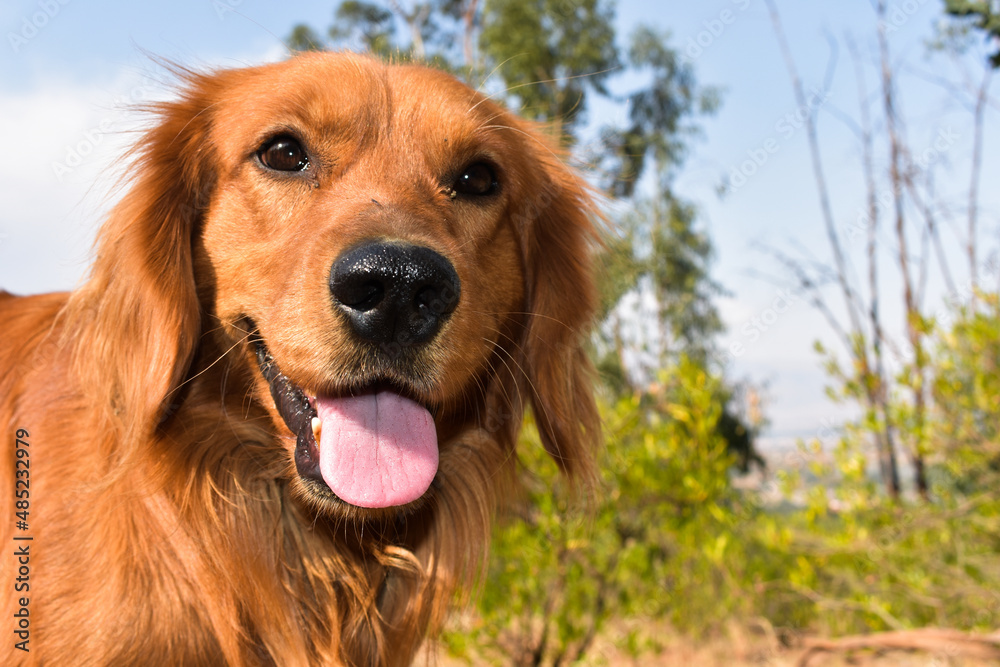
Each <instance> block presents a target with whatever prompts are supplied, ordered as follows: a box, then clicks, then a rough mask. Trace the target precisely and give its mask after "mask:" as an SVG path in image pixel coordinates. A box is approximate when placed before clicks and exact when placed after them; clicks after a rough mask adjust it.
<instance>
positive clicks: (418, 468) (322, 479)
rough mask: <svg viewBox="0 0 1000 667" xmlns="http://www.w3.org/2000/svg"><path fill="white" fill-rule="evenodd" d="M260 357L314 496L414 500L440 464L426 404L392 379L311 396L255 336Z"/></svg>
mask: <svg viewBox="0 0 1000 667" xmlns="http://www.w3.org/2000/svg"><path fill="white" fill-rule="evenodd" d="M254 344H255V346H256V353H257V363H258V365H259V366H260V370H261V373H262V374H263V376H264V379H265V380H266V381H267V383H268V385H269V386H270V389H271V397H272V398H273V399H274V404H275V406H276V407H277V410H278V413H279V414H280V415H281V417H282V419H283V420H284V421H285V424H286V425H287V426H288V428H289V429H290V430H291V432H292V433H294V434H295V437H296V444H295V467H296V469H297V471H298V474H299V477H300V478H301V479H302V481H303V483H304V484H305V486H306V488H307V489H308V490H309V491H311V492H312V493H313V494H315V495H317V496H319V497H323V498H326V499H328V500H333V501H342V502H345V503H348V504H350V505H354V506H356V507H363V508H373V509H374V508H390V507H397V506H401V505H408V504H410V503H413V502H415V501H417V500H419V499H420V498H421V497H422V496H423V495H424V494H425V493H426V492H427V490H428V488H430V485H431V483H432V482H433V481H434V477H435V475H436V474H437V467H438V441H437V431H436V429H435V426H434V418H433V416H432V415H431V412H430V410H429V409H428V408H427V407H426V406H425V405H423V404H421V403H420V402H419V401H418V400H416V398H415V396H414V395H413V393H412V392H410V391H408V390H407V388H405V387H400V386H398V385H396V384H393V383H391V382H388V381H386V382H381V381H379V382H372V383H368V384H366V385H364V386H356V387H354V386H352V387H347V388H345V389H343V390H338V391H337V392H335V393H333V394H326V393H318V394H316V395H310V394H308V393H307V392H306V391H304V390H303V389H301V388H300V387H298V386H296V385H295V384H294V383H293V382H292V381H291V380H289V378H288V377H287V376H286V375H284V374H283V373H282V372H281V369H280V368H279V367H278V365H277V363H275V360H274V357H272V356H271V353H270V351H269V350H268V349H267V346H266V345H265V344H264V342H263V341H262V340H260V338H259V337H258V338H257V339H256V340H255V341H254Z"/></svg>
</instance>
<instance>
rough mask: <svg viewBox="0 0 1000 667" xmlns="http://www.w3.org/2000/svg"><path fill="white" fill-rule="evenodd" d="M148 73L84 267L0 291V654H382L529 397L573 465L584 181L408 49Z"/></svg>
mask: <svg viewBox="0 0 1000 667" xmlns="http://www.w3.org/2000/svg"><path fill="white" fill-rule="evenodd" d="M172 71H173V73H174V74H176V75H177V76H178V77H179V78H180V80H181V83H180V85H179V87H178V94H177V96H176V97H175V98H174V99H171V100H170V101H167V102H163V103H157V104H156V105H155V108H154V109H153V111H154V113H155V120H154V122H153V123H151V124H150V126H149V129H147V130H146V131H145V132H144V133H143V134H142V136H141V138H140V139H139V140H138V142H137V145H136V146H135V148H134V149H133V150H132V152H131V153H130V154H129V155H127V156H125V159H127V160H129V161H130V167H129V168H128V174H127V178H128V179H129V181H128V184H127V186H126V188H125V189H124V190H123V192H124V194H123V195H122V198H121V199H120V201H119V203H117V205H116V206H115V207H114V208H113V209H112V210H111V212H110V214H109V216H108V218H107V219H106V220H105V221H104V223H103V224H102V226H101V228H100V231H99V233H98V236H97V241H96V243H95V251H94V260H93V265H92V267H91V270H90V273H89V274H88V277H87V278H86V279H85V280H84V281H83V282H82V283H81V285H80V286H79V288H78V289H76V290H75V291H72V292H69V293H58V294H43V295H36V296H26V297H15V296H13V295H10V294H7V293H5V292H4V293H0V329H2V331H3V332H4V337H3V343H2V344H0V369H2V373H0V423H2V424H3V426H4V429H5V434H4V442H5V443H6V446H5V451H4V458H3V463H2V466H0V467H2V472H0V479H2V481H0V490H2V495H3V501H2V508H3V510H4V511H3V522H2V524H3V529H2V530H3V534H2V539H3V550H4V556H3V558H2V562H3V590H4V595H3V596H2V604H3V605H4V606H3V618H4V619H5V621H4V622H5V624H6V625H7V628H6V630H5V631H4V632H3V633H2V636H4V637H5V640H4V646H3V649H2V651H0V658H2V656H3V655H4V654H6V656H7V657H6V658H3V659H2V662H3V663H4V664H22V663H23V664H47V665H68V664H75V665H132V664H143V665H152V664H164V665H168V664H169V665H182V664H183V665H221V664H229V665H335V664H346V665H406V664H410V663H411V662H412V661H413V660H414V658H415V656H416V655H417V654H418V653H419V651H420V650H421V646H422V643H423V642H424V639H425V637H427V636H429V635H432V634H433V633H434V632H436V631H437V630H439V629H440V628H441V626H442V623H443V622H444V620H445V617H446V615H447V612H448V610H449V607H450V606H451V604H452V603H453V601H454V600H455V599H456V597H458V594H459V593H460V592H461V591H465V590H467V589H468V588H469V586H468V584H469V583H470V582H472V581H474V580H475V579H476V577H478V576H480V575H481V574H482V571H483V564H484V562H485V559H486V558H487V548H488V541H489V535H490V530H491V523H492V521H493V518H494V514H495V511H496V509H497V507H498V503H499V502H500V501H501V499H503V498H505V497H507V496H508V494H510V493H513V492H514V491H515V489H516V474H515V473H516V467H517V463H516V462H517V453H516V449H515V446H516V443H517V440H518V433H519V430H520V428H521V425H522V421H523V415H524V413H525V411H526V410H527V409H529V408H530V410H531V412H532V414H533V415H534V419H535V422H536V424H537V427H538V430H539V433H540V437H541V441H542V443H543V444H544V447H545V448H546V450H547V451H548V453H549V454H550V455H551V456H552V458H554V459H555V461H556V462H557V463H558V465H559V467H560V469H561V470H562V471H564V472H565V473H566V475H567V477H568V478H569V479H570V480H576V481H577V482H580V481H582V482H583V483H586V482H587V480H592V479H594V477H595V467H596V464H595V453H596V451H597V447H598V443H599V442H600V426H599V419H598V415H597V410H596V406H595V401H594V397H593V391H592V384H591V383H592V378H591V372H592V370H591V365H590V364H589V362H588V357H587V353H586V349H585V348H586V339H587V330H588V327H589V325H590V324H591V322H590V320H591V319H592V317H593V313H594V312H595V300H596V294H595V286H594V279H593V275H592V264H593V256H594V250H595V248H596V247H597V245H598V244H599V239H598V237H599V233H598V227H599V224H600V223H599V217H600V214H599V211H598V208H599V207H598V205H597V204H596V203H595V202H596V199H595V196H594V195H593V193H592V191H591V189H590V188H589V187H588V185H587V183H586V181H585V180H584V179H583V178H582V177H581V176H580V175H579V174H577V173H576V172H575V171H574V170H572V169H570V168H569V167H567V166H566V165H565V161H564V160H563V159H562V157H561V156H562V155H563V153H562V152H560V150H559V148H558V146H557V145H556V144H557V143H558V142H556V141H554V140H552V139H550V138H548V137H547V136H546V133H545V131H544V130H543V129H542V128H539V127H537V126H536V125H535V124H534V123H533V122H529V121H526V120H523V119H521V118H519V117H517V116H515V115H514V114H512V113H510V112H509V111H507V110H505V109H504V108H503V107H501V106H500V105H499V104H497V103H495V102H493V101H492V100H491V99H490V98H489V97H488V96H485V95H483V94H481V93H479V92H476V91H474V90H472V89H471V88H469V87H467V86H466V85H465V84H463V83H461V82H459V81H458V80H457V79H455V78H453V77H452V76H451V75H448V74H446V73H443V72H441V71H438V70H435V69H431V68H428V67H424V66H421V65H416V64H388V63H384V62H382V61H380V60H377V59H375V58H373V57H370V56H366V55H360V54H350V53H339V54H331V53H323V54H303V55H299V56H295V57H293V58H291V59H289V60H287V61H284V62H280V63H276V64H268V65H264V66H259V67H249V68H243V69H232V70H220V71H214V72H195V71H192V70H188V69H184V68H180V67H174V68H173V69H172ZM12 554H13V555H12ZM11 629H13V631H14V634H11Z"/></svg>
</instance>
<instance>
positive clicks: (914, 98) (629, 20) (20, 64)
mask: <svg viewBox="0 0 1000 667" xmlns="http://www.w3.org/2000/svg"><path fill="white" fill-rule="evenodd" d="M941 4H942V3H941V2H939V0H897V2H895V3H890V7H891V8H892V10H893V11H894V12H895V13H894V16H895V17H896V20H897V23H898V25H897V26H896V27H898V30H894V31H893V34H892V40H893V41H892V43H893V52H894V57H895V58H896V61H897V63H898V64H899V65H900V66H901V67H903V69H904V70H905V71H906V72H907V76H906V78H905V80H904V83H903V85H902V86H901V97H902V100H903V102H904V104H905V109H906V113H907V116H908V119H909V120H908V125H907V131H908V138H909V140H910V143H911V145H912V146H913V147H914V149H915V150H921V149H930V148H931V147H933V145H934V142H935V141H936V140H940V137H942V136H947V137H949V138H950V139H949V141H950V143H948V145H947V147H946V149H945V150H943V151H941V152H940V154H935V155H934V156H933V157H934V159H935V160H938V161H939V164H938V165H937V166H938V167H939V169H938V171H939V172H940V177H939V181H938V185H937V187H938V189H939V192H940V196H941V199H942V201H944V202H954V203H956V205H957V204H958V203H960V201H961V198H962V197H963V196H964V195H963V188H965V187H966V181H967V179H968V164H969V160H968V155H969V150H970V146H971V140H972V137H971V131H970V128H969V121H968V116H967V115H963V111H962V109H961V106H960V105H959V104H958V103H957V102H956V100H955V99H953V98H949V96H948V95H946V94H945V93H944V92H943V90H942V89H941V88H940V87H939V86H935V85H931V84H929V83H927V82H926V78H927V76H926V75H925V74H924V72H933V73H936V74H940V75H942V76H952V77H954V76H955V75H954V74H953V73H948V74H946V72H953V70H946V69H941V68H940V67H938V65H937V64H936V61H931V60H928V59H927V58H926V57H925V48H924V46H923V43H924V41H925V40H926V39H927V38H928V37H929V36H931V32H932V27H933V25H934V24H935V23H936V22H937V21H938V20H939V19H940V13H941ZM617 6H618V20H619V23H620V33H621V34H622V35H625V34H627V32H628V31H629V30H630V29H631V28H632V27H634V26H635V25H637V24H638V22H640V21H642V22H647V23H650V24H653V25H654V26H657V27H659V28H662V29H666V30H669V31H670V32H671V33H672V35H673V44H674V46H675V47H676V48H678V49H680V50H681V51H682V52H686V53H688V54H689V55H690V56H692V60H693V63H694V66H695V68H696V71H697V75H698V77H699V80H700V81H701V82H702V83H703V84H706V85H715V86H719V87H720V88H721V89H722V91H723V105H722V108H721V109H720V111H719V112H718V113H717V114H716V115H715V116H714V117H712V118H707V119H704V121H703V122H702V127H703V133H702V137H701V138H700V139H699V140H697V141H695V142H694V143H693V145H692V151H691V155H690V158H689V160H688V162H687V164H686V166H685V168H684V170H683V171H682V172H681V174H680V175H679V177H678V181H677V191H678V194H679V195H680V196H682V197H685V198H687V199H689V200H692V201H694V202H695V203H696V204H697V205H698V206H699V209H700V211H701V214H700V224H701V225H703V226H704V227H705V228H706V229H707V230H708V231H709V232H710V234H711V236H712V239H713V241H714V243H715V247H716V257H715V261H714V265H713V272H714V275H715V277H716V278H717V279H718V280H719V281H720V282H721V283H722V285H723V286H724V288H725V289H726V290H727V292H728V295H727V296H726V297H725V298H724V299H723V300H722V301H721V302H720V306H721V310H722V313H723V316H724V318H725V320H726V324H727V325H728V327H729V332H728V333H727V334H726V336H725V337H724V341H723V342H724V345H725V347H726V348H727V349H728V348H730V347H731V346H732V345H733V344H738V345H741V346H742V348H734V349H739V350H740V354H738V355H735V356H734V357H733V359H732V364H731V368H730V373H731V375H732V376H733V377H734V378H735V379H748V380H750V381H751V382H753V383H756V384H759V385H763V386H764V387H765V392H764V393H765V396H766V399H767V402H766V405H765V409H766V412H767V415H768V417H769V418H770V420H771V423H772V425H771V427H770V429H769V430H768V432H767V439H766V443H765V444H766V445H768V446H778V445H782V444H787V443H788V442H790V441H791V440H792V439H794V438H796V437H806V438H808V437H812V436H815V435H817V434H821V433H828V432H829V429H830V426H831V425H832V424H835V423H837V421H838V420H840V419H841V418H842V417H843V415H844V414H845V411H844V408H843V407H840V406H836V405H833V404H831V403H830V402H829V401H828V400H827V399H826V397H825V396H824V393H823V386H824V384H825V378H824V375H823V372H822V370H821V368H820V363H819V359H818V357H817V355H816V354H815V352H813V349H812V345H813V342H814V341H815V340H823V341H824V342H826V343H828V344H829V345H831V346H833V347H835V346H836V341H835V339H834V338H833V337H832V336H831V334H830V333H829V330H828V327H827V326H826V324H825V322H824V321H823V320H822V318H821V317H820V316H819V314H818V313H817V312H816V311H815V310H814V309H812V308H811V307H810V306H809V305H808V304H806V303H805V302H804V301H803V300H802V299H799V298H795V295H794V294H791V295H788V294H787V293H786V294H784V296H783V295H782V294H780V293H779V290H781V289H782V285H781V284H777V285H776V284H771V283H769V282H768V281H766V280H762V279H760V278H758V277H756V274H758V273H769V274H774V275H776V276H779V277H780V276H781V275H783V274H782V273H781V271H780V270H779V269H778V268H777V267H775V266H774V262H773V260H772V259H770V258H769V256H768V255H767V253H765V252H763V251H761V250H760V248H761V247H762V246H767V247H775V248H781V249H783V250H785V251H788V252H791V251H792V250H793V249H794V248H796V247H798V248H802V249H804V250H805V251H806V252H808V253H810V254H812V255H814V256H815V257H816V258H818V259H820V260H826V259H828V258H829V256H830V253H829V248H828V245H827V242H826V238H825V235H824V233H823V229H822V227H821V220H820V217H819V208H818V205H817V197H816V188H815V184H814V181H813V179H812V173H811V171H810V163H809V154H808V151H807V144H806V138H805V132H804V131H803V130H802V129H801V127H800V126H799V124H798V123H797V121H796V117H795V115H796V111H797V108H796V104H795V101H794V98H793V96H792V93H791V89H790V86H789V83H788V77H787V74H786V72H785V69H784V64H783V62H782V60H781V55H780V52H779V50H778V47H777V43H776V41H775V39H774V36H773V33H772V31H771V26H770V22H769V19H768V16H767V12H766V8H765V5H764V3H763V1H762V0H711V1H706V2H697V3H694V2H677V1H673V0H668V1H660V2H655V1H652V0H646V1H638V0H620V1H619V2H618V3H617ZM332 7H333V3H332V2H331V3H325V2H285V3H277V2H265V1H264V0H179V1H176V2H171V3H140V2H126V1H124V0H108V1H105V2H86V1H85V0H61V1H60V0H5V2H4V3H3V4H2V5H0V37H2V43H0V121H2V122H3V127H4V130H5V136H4V151H3V154H4V160H2V161H0V202H2V206H0V287H3V288H5V289H7V290H10V291H13V292H17V293H33V292H42V291H50V290H58V289H68V288H71V287H72V286H73V285H74V284H76V282H77V281H78V280H79V279H80V278H81V276H82V275H83V274H84V271H85V268H86V264H87V257H88V252H89V244H90V241H91V239H92V238H93V233H94V230H95V229H96V226H97V224H99V221H100V217H101V215H102V212H103V211H105V210H106V209H107V207H108V206H109V205H110V203H112V202H113V201H114V193H113V191H112V192H110V194H109V191H111V190H112V188H111V187H110V184H111V183H112V182H113V178H114V176H115V175H116V174H121V173H122V171H123V170H125V169H126V168H127V165H124V164H121V163H119V161H118V160H119V158H118V156H119V155H120V153H121V150H122V148H123V147H124V146H126V145H128V143H129V141H130V137H131V136H132V134H131V133H132V131H133V130H134V129H135V128H136V127H137V124H136V117H135V115H134V114H133V113H131V112H130V111H129V110H128V105H129V104H130V103H135V102H143V101H148V100H151V99H156V98H158V97H164V96H166V95H168V94H169V89H168V88H165V87H164V86H163V84H162V82H163V81H164V80H166V79H167V78H168V77H167V76H166V75H165V74H164V72H162V70H159V69H158V68H157V66H156V65H155V64H154V63H153V62H152V61H151V60H150V58H149V57H148V55H146V54H147V53H152V54H156V55H159V56H164V57H166V58H169V59H172V60H175V61H178V62H180V63H183V64H186V65H189V66H194V67H199V66H240V65H245V64H254V63H260V62H263V61H267V60H276V59H280V58H281V57H283V55H284V53H285V50H284V47H283V46H282V44H281V39H282V38H283V37H285V36H287V35H288V34H289V32H290V30H291V28H292V26H293V25H294V24H295V23H298V22H307V23H310V24H311V25H313V26H315V27H319V28H325V27H326V26H327V25H328V24H329V22H330V19H331V17H332ZM779 7H780V9H781V11H782V12H783V17H784V20H785V23H786V29H787V32H788V34H789V35H790V38H791V43H792V44H791V46H792V50H793V52H794V54H795V57H796V59H797V61H798V65H799V67H800V70H801V73H802V76H803V79H804V82H805V83H806V85H807V87H810V88H813V89H815V90H816V91H817V100H818V102H817V103H818V104H819V105H820V108H821V135H820V136H821V141H822V142H823V146H824V158H825V160H826V165H827V169H828V175H829V178H830V182H831V184H832V188H833V191H834V209H835V213H836V216H837V220H838V223H837V224H838V226H841V227H842V229H844V230H849V228H850V225H851V224H852V223H854V222H855V221H856V219H857V214H858V212H859V210H860V207H861V206H862V204H863V190H862V181H861V180H860V177H859V167H858V165H859V164H860V163H859V158H858V148H857V144H856V142H855V141H854V139H853V136H852V135H851V134H850V132H848V131H847V130H846V129H845V127H844V126H843V125H842V124H840V123H838V122H837V121H836V120H835V119H834V118H833V116H832V115H830V114H828V113H826V112H827V111H828V110H843V111H845V112H848V113H851V114H854V113H855V110H856V108H857V100H856V94H855V81H854V78H853V74H852V66H851V62H850V59H849V57H848V54H847V51H846V49H845V48H843V38H844V36H845V35H847V34H852V35H853V36H854V38H855V40H856V41H857V42H858V44H859V45H860V47H861V49H862V51H864V52H866V53H870V52H871V49H872V47H873V44H874V19H873V13H872V9H871V5H870V3H869V2H868V0H844V1H840V2H835V1H833V0H825V1H818V2H791V1H790V0H779ZM827 34H830V35H834V36H835V37H836V38H838V39H839V40H840V41H841V48H840V51H839V54H838V59H837V61H836V68H835V70H834V76H833V79H832V85H831V86H830V88H829V89H824V87H823V83H824V75H825V72H826V71H827V67H828V65H829V63H830V62H831V51H830V48H829V46H828V43H827V39H826V36H825V35H827ZM869 76H870V78H869V85H870V86H874V84H875V79H874V74H873V71H872V70H869ZM953 80H954V82H955V83H961V81H960V79H957V78H955V79H953ZM630 83H631V82H628V81H621V82H619V83H618V88H619V89H620V90H621V91H622V92H627V90H628V86H629V84H630ZM623 114H624V111H623V107H613V106H611V105H607V104H604V105H594V106H593V108H592V111H591V121H592V122H593V123H595V124H600V123H606V122H614V121H615V120H616V119H621V118H623ZM990 114H991V115H992V116H995V114H996V112H995V110H993V111H991V112H990ZM855 115H856V114H855ZM993 120H994V121H995V118H993ZM938 142H939V145H943V144H941V142H940V141H938ZM994 144H995V137H994V136H993V127H992V125H988V128H987V134H986V145H987V146H992V145H994ZM994 152H996V151H994ZM765 154H766V155H765ZM754 156H756V157H757V162H760V163H761V164H760V165H759V166H755V165H753V164H750V163H748V162H747V161H748V160H753V158H754ZM765 157H766V159H763V158H765ZM741 165H742V166H744V167H745V168H744V172H748V171H752V172H753V174H752V175H749V176H747V177H746V178H745V179H741V178H740V177H739V175H737V176H736V179H737V181H735V182H738V183H739V187H738V188H736V189H735V190H734V191H733V192H731V193H730V194H728V195H727V196H725V197H720V196H719V194H718V187H719V185H720V184H722V183H724V182H726V181H730V180H732V179H733V174H734V169H739V168H740V167H741ZM998 168H1000V167H998V164H997V163H996V160H994V159H992V157H990V158H988V159H987V161H986V164H985V165H984V174H983V183H986V184H989V183H994V182H996V174H997V169H998ZM744 175H745V174H744ZM744 180H745V182H744ZM985 189H986V190H987V192H986V193H985V195H984V211H983V215H984V219H983V224H982V232H981V235H980V239H979V245H980V246H981V248H982V251H981V256H985V255H986V254H987V252H989V251H990V250H991V249H993V248H995V247H996V245H997V244H996V238H997V224H996V213H997V210H998V206H997V201H996V199H997V195H996V194H994V193H993V192H991V191H989V188H988V187H987V188H985ZM953 222H954V224H956V225H958V224H959V222H960V218H959V216H956V217H955V220H954V221H953ZM950 230H951V228H950V227H949V228H946V231H945V232H944V236H945V239H946V241H949V239H950V241H949V243H950V246H949V247H951V249H950V250H949V253H951V255H955V256H957V248H958V244H959V242H964V238H961V237H960V236H956V235H955V234H954V233H953V232H952V231H950ZM887 240H889V239H888V237H887ZM860 243H861V242H860V241H858V240H854V241H853V242H848V244H847V249H848V252H849V253H854V254H855V255H857V256H858V257H860V252H861V246H860ZM952 246H953V247H952ZM886 248H887V253H889V252H891V250H892V247H891V245H887V246H886ZM886 257H887V258H888V257H889V255H886ZM955 262H956V263H955V267H956V273H957V274H959V278H958V281H959V282H961V281H962V280H963V279H964V278H962V277H961V275H962V271H961V270H960V268H961V266H962V265H961V263H960V262H959V261H958V259H956V260H955ZM965 280H967V279H965ZM928 282H929V288H928V293H929V294H930V295H931V296H930V297H929V298H930V301H931V302H934V301H935V299H936V298H937V295H939V294H940V284H939V283H940V276H938V275H936V273H935V272H933V271H932V272H931V273H930V274H929V278H928ZM783 286H784V287H785V288H786V289H787V288H790V287H792V286H793V285H792V283H791V281H790V280H789V281H787V282H786V283H785V284H784V285H783ZM899 289H900V288H899V284H898V281H894V279H893V277H892V275H891V273H890V272H888V271H887V272H886V277H885V278H884V290H885V302H886V304H887V305H886V318H887V321H889V322H890V328H891V329H893V330H894V331H896V332H897V335H898V331H900V327H901V324H902V319H901V313H900V311H899V309H898V308H893V306H892V304H893V303H894V302H896V301H899V299H898V298H897V295H898V290H899ZM830 294H831V297H835V295H833V293H832V292H831V293H830ZM831 303H836V300H835V298H833V300H832V301H831ZM755 319H756V322H755Z"/></svg>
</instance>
